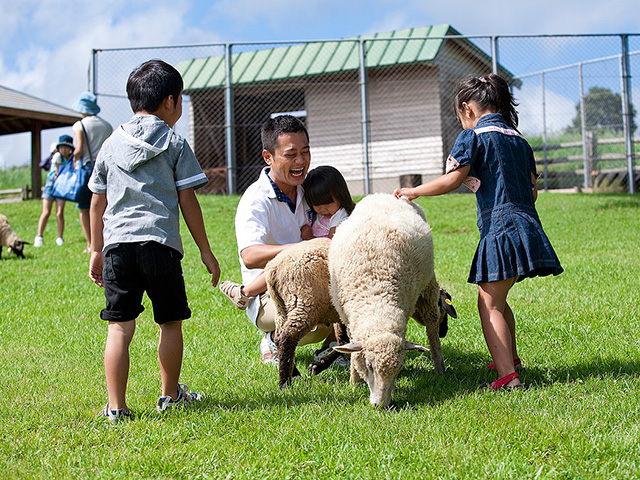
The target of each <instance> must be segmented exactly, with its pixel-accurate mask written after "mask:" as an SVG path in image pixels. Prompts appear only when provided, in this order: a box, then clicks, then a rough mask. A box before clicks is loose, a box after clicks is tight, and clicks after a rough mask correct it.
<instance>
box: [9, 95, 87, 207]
mask: <svg viewBox="0 0 640 480" xmlns="http://www.w3.org/2000/svg"><path fill="white" fill-rule="evenodd" d="M81 119H82V115H81V114H80V113H78V112H76V111H75V110H71V109H70V108H66V107H62V106H60V105H57V104H55V103H52V102H49V101H47V100H42V99H41V98H37V97H34V96H32V95H27V94H26V93H22V92H18V91H17V90H12V89H11V88H7V87H3V86H1V85H0V135H9V134H12V133H22V132H31V191H32V192H33V193H32V195H33V197H39V196H40V190H41V172H40V167H39V166H38V164H39V163H40V157H41V154H42V148H41V145H42V140H41V137H40V134H41V132H42V130H47V129H49V128H60V127H68V126H71V125H73V124H74V123H76V122H77V121H78V120H81Z"/></svg>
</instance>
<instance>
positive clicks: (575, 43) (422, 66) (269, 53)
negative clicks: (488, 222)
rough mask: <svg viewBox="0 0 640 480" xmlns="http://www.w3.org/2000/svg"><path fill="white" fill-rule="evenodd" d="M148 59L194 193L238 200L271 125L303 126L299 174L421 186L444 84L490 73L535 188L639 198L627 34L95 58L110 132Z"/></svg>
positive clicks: (437, 131)
mask: <svg viewBox="0 0 640 480" xmlns="http://www.w3.org/2000/svg"><path fill="white" fill-rule="evenodd" d="M150 58H162V59H163V60H165V61H167V62H169V63H171V64H173V65H174V66H176V67H177V68H178V70H180V72H181V73H182V75H183V78H184V80H185V95H184V102H185V105H183V112H184V114H183V118H182V119H181V120H180V121H179V122H178V124H177V125H176V130H177V131H178V133H180V134H181V135H183V136H185V137H186V138H187V139H188V140H189V142H190V144H191V145H192V147H193V149H194V151H195V153H196V156H197V157H198V159H199V161H200V163H201V165H202V167H203V169H204V170H205V172H206V173H207V176H208V177H209V178H210V182H209V184H208V185H207V187H205V191H207V192H211V193H242V192H243V191H244V190H245V189H246V188H247V186H248V185H250V184H251V183H252V182H253V181H255V179H256V178H257V176H258V174H259V171H260V170H261V169H262V168H263V167H264V162H263V160H262V156H261V143H260V125H261V124H262V123H263V122H264V120H265V119H267V118H268V117H269V116H273V115H277V114H281V113H290V114H292V115H296V116H299V117H300V118H301V119H302V120H303V121H304V122H305V124H306V126H307V128H308V130H309V135H310V139H311V140H310V145H311V152H312V155H311V166H312V167H314V166H317V165H327V164H328V165H333V166H335V167H336V168H338V169H339V170H340V171H341V172H342V174H343V175H344V176H345V178H346V179H347V181H348V182H349V187H350V190H351V192H352V194H353V195H362V194H366V193H371V192H380V191H386V192H390V191H392V190H393V189H395V188H396V187H398V186H400V185H413V184H416V183H418V182H423V181H426V180H429V179H431V178H433V177H435V176H437V175H439V174H441V173H442V172H443V169H444V163H445V159H446V157H447V155H448V152H449V150H450V149H451V147H452V145H453V143H454V141H455V138H456V136H457V135H458V133H459V132H460V125H459V123H458V122H457V120H456V117H455V115H454V111H453V96H454V93H455V86H456V84H457V82H458V81H459V80H460V79H461V78H463V77H464V76H466V75H479V74H486V73H489V72H492V71H494V72H498V73H500V74H501V75H503V76H504V77H505V78H506V79H507V80H508V81H509V83H510V84H511V85H512V88H513V92H514V95H515V97H516V99H517V100H518V102H519V103H520V105H519V107H518V110H519V112H520V130H521V131H522V133H523V134H524V136H525V137H526V138H527V139H528V140H529V142H530V143H531V145H532V146H533V147H534V151H535V154H536V161H537V163H538V165H539V172H540V173H541V174H542V176H541V179H540V188H547V189H559V188H576V187H579V188H594V189H595V190H596V191H598V190H600V191H609V190H618V191H630V192H633V191H635V190H636V189H637V188H638V186H639V185H638V182H639V181H640V171H639V170H638V165H637V161H636V159H635V156H634V151H635V152H636V154H637V152H638V145H639V144H638V142H637V139H635V140H636V141H634V138H633V136H634V135H635V134H636V126H637V123H638V119H637V117H636V114H637V111H638V109H637V108H636V107H634V104H633V101H632V99H633V98H634V97H635V98H636V99H637V98H639V97H640V92H639V91H637V88H636V92H635V93H636V94H635V95H633V93H632V92H633V82H632V72H633V71H638V68H640V35H592V36H500V37H496V36H482V37H466V36H462V35H458V32H456V31H455V30H454V29H453V28H451V27H449V26H447V25H443V26H436V27H426V28H420V29H410V30H402V31H396V32H391V33H385V34H378V35H373V36H369V37H358V38H353V39H345V40H336V41H322V42H320V41H313V42H296V43H271V44H267V43H238V44H214V45H192V46H180V47H158V48H144V49H117V50H96V51H94V55H93V62H92V66H93V68H92V75H91V79H90V83H91V84H90V85H89V88H90V89H91V90H93V91H94V92H95V93H96V94H97V95H98V96H100V104H101V106H102V108H103V112H104V115H105V117H106V118H107V119H108V120H109V121H111V122H112V123H114V124H119V123H123V122H125V121H126V120H128V118H129V116H130V115H131V110H130V107H129V104H128V101H127V98H126V93H125V85H126V79H127V77H128V75H129V73H130V71H131V70H132V69H133V68H134V67H135V66H137V65H139V64H140V63H142V62H143V61H146V60H148V59H150ZM634 149H635V150H634ZM634 167H635V168H634ZM634 173H635V175H634ZM630 177H631V178H633V177H635V182H628V178H630Z"/></svg>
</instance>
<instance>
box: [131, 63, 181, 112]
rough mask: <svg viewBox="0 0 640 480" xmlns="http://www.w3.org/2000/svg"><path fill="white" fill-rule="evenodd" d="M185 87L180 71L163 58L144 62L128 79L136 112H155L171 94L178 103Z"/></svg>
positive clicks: (133, 107) (175, 103)
mask: <svg viewBox="0 0 640 480" xmlns="http://www.w3.org/2000/svg"><path fill="white" fill-rule="evenodd" d="M183 88H184V83H183V81H182V77H181V76H180V72H178V70H176V69H175V68H174V67H172V66H171V65H169V64H168V63H166V62H163V61H162V60H149V61H148V62H144V63H143V64H142V65H140V66H138V67H136V68H135V69H134V70H133V72H131V74H130V75H129V79H128V80H127V96H128V97H129V103H130V104H131V109H132V110H133V112H134V113H136V112H143V111H146V112H155V111H156V110H158V108H160V105H161V104H162V101H163V100H164V99H165V98H167V97H168V96H169V95H173V102H174V106H175V105H177V104H178V99H179V97H180V93H182V89H183Z"/></svg>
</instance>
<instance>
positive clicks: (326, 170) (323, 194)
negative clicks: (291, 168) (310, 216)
mask: <svg viewBox="0 0 640 480" xmlns="http://www.w3.org/2000/svg"><path fill="white" fill-rule="evenodd" d="M302 188H304V198H305V200H306V201H307V203H308V204H309V206H310V207H311V208H313V206H314V205H327V204H329V203H333V202H334V201H337V202H338V203H339V204H340V206H341V207H342V208H344V209H345V211H346V212H347V213H348V214H349V215H351V212H353V209H354V208H355V206H356V204H355V202H354V201H353V199H352V198H351V194H350V193H349V187H347V182H346V180H345V179H344V177H343V176H342V174H341V173H340V172H339V171H338V169H337V168H335V167H331V166H329V165H323V166H321V167H316V168H314V169H313V170H309V173H307V177H306V178H305V179H304V182H302Z"/></svg>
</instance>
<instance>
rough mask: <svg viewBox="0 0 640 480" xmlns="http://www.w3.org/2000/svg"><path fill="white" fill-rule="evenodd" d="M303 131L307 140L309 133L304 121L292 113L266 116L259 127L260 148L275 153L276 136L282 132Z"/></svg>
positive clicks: (276, 145)
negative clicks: (265, 119)
mask: <svg viewBox="0 0 640 480" xmlns="http://www.w3.org/2000/svg"><path fill="white" fill-rule="evenodd" d="M298 132H304V134H305V136H306V137H307V142H308V141H309V133H308V132H307V129H306V127H305V126H304V123H302V121H301V120H300V119H299V118H296V117H294V116H292V115H278V116H277V117H274V118H268V119H267V121H266V122H264V123H263V124H262V128H261V129H260V137H261V139H262V149H263V150H266V151H267V152H269V153H270V154H271V155H274V154H275V153H276V148H277V147H278V137H279V136H280V135H282V134H283V133H298Z"/></svg>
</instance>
